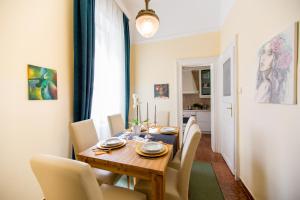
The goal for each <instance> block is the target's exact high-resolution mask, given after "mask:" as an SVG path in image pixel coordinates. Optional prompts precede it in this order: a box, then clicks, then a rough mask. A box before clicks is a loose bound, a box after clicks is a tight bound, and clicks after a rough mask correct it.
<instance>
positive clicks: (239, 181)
mask: <svg viewBox="0 0 300 200" xmlns="http://www.w3.org/2000/svg"><path fill="white" fill-rule="evenodd" d="M237 182H238V183H239V184H240V185H241V186H242V188H243V190H244V192H245V193H246V195H247V197H248V198H249V199H251V200H254V198H253V196H252V194H251V193H250V192H249V190H248V188H247V187H246V186H245V184H244V183H243V181H242V180H241V179H239V180H238V181H237Z"/></svg>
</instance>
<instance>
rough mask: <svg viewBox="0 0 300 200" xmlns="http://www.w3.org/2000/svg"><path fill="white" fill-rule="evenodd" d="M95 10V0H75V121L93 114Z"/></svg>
mask: <svg viewBox="0 0 300 200" xmlns="http://www.w3.org/2000/svg"><path fill="white" fill-rule="evenodd" d="M94 11H95V1H94V0H74V105H73V106H74V114H73V121H74V122H76V121H81V120H85V119H89V118H90V115H91V107H92V106H91V105H92V96H93V81H94V53H95V44H94V43H95V17H94Z"/></svg>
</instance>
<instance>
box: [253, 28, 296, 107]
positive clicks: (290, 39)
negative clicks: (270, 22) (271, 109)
mask: <svg viewBox="0 0 300 200" xmlns="http://www.w3.org/2000/svg"><path fill="white" fill-rule="evenodd" d="M297 33H298V31H297V24H296V23H295V24H294V25H293V26H291V27H290V28H288V29H287V30H286V31H284V32H282V33H280V34H278V35H276V36H274V37H273V38H272V39H271V40H269V41H268V42H266V43H264V44H263V45H262V47H261V48H260V49H259V52H258V70H257V81H256V100H257V102H259V103H274V104H295V103H296V76H295V73H296V64H297V63H296V62H297V48H298V47H297Z"/></svg>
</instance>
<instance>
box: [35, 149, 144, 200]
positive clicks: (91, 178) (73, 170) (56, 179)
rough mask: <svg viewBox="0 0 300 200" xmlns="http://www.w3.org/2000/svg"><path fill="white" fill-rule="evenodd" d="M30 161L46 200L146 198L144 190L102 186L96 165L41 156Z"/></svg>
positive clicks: (131, 199) (140, 199)
mask: <svg viewBox="0 0 300 200" xmlns="http://www.w3.org/2000/svg"><path fill="white" fill-rule="evenodd" d="M30 164H31V168H32V171H33V173H34V174H35V176H36V178H37V180H38V182H39V184H40V186H41V189H42V191H43V194H44V197H45V199H46V200H146V196H145V195H144V194H142V193H140V192H136V191H131V190H128V189H126V188H120V187H116V186H111V185H107V184H101V185H100V186H99V184H98V182H97V180H96V177H95V174H94V173H93V170H92V168H91V167H90V165H89V164H87V163H84V162H80V161H76V160H71V159H66V158H60V157H56V156H50V155H37V156H34V157H33V158H32V159H31V160H30Z"/></svg>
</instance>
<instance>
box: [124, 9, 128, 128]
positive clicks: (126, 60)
mask: <svg viewBox="0 0 300 200" xmlns="http://www.w3.org/2000/svg"><path fill="white" fill-rule="evenodd" d="M123 25H124V42H125V126H126V128H128V116H129V106H130V32H129V19H128V18H127V16H126V15H125V14H124V13H123Z"/></svg>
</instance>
